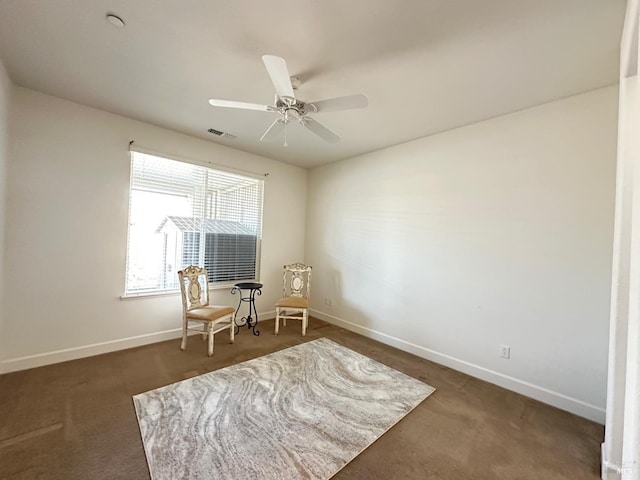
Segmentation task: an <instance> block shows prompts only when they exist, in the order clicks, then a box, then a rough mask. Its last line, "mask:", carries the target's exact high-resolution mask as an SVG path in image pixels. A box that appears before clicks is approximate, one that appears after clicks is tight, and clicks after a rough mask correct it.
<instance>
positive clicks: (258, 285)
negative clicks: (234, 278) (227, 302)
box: [234, 282, 262, 290]
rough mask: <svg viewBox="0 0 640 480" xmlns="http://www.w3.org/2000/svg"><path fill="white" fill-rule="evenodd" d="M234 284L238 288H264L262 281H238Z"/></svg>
mask: <svg viewBox="0 0 640 480" xmlns="http://www.w3.org/2000/svg"><path fill="white" fill-rule="evenodd" d="M234 286H235V287H236V288H239V289H241V290H242V289H245V288H246V289H251V290H254V289H258V288H262V284H261V283H254V282H240V283H236V284H235V285H234Z"/></svg>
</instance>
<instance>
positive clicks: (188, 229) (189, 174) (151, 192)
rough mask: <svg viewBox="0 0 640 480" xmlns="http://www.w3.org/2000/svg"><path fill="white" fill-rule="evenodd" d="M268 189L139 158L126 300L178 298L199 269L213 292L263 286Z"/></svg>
mask: <svg viewBox="0 0 640 480" xmlns="http://www.w3.org/2000/svg"><path fill="white" fill-rule="evenodd" d="M263 183H264V182H263V181H262V180H258V179H255V178H251V177H245V176H241V175H236V174H232V173H228V172H223V171H218V170H213V169H210V168H205V167H201V166H198V165H192V164H189V163H184V162H178V161H175V160H169V159H166V158H161V157H157V156H153V155H148V154H145V153H139V152H132V153H131V191H130V196H129V239H128V242H127V276H126V287H125V295H135V294H141V293H152V292H163V291H172V290H177V289H178V288H180V285H179V283H178V273H177V272H178V270H180V269H182V268H184V267H186V266H188V265H191V264H194V265H204V266H205V267H206V268H207V271H208V275H209V281H210V282H211V283H212V284H216V283H218V284H229V283H236V282H238V281H242V280H257V279H258V274H259V264H260V261H259V260H260V243H261V240H262V192H263Z"/></svg>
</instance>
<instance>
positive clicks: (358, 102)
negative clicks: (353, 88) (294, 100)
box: [305, 93, 369, 113]
mask: <svg viewBox="0 0 640 480" xmlns="http://www.w3.org/2000/svg"><path fill="white" fill-rule="evenodd" d="M368 105H369V99H368V98H367V96H366V95H364V94H362V93H360V94H357V95H347V96H345V97H336V98H329V99H327V100H319V101H317V102H308V103H307V104H306V105H305V109H306V110H308V111H310V112H323V113H324V112H336V111H338V110H351V109H354V108H366V107H367V106H368ZM307 107H308V108H307Z"/></svg>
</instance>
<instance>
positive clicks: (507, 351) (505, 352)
mask: <svg viewBox="0 0 640 480" xmlns="http://www.w3.org/2000/svg"><path fill="white" fill-rule="evenodd" d="M500 357H501V358H511V347H510V346H509V345H500Z"/></svg>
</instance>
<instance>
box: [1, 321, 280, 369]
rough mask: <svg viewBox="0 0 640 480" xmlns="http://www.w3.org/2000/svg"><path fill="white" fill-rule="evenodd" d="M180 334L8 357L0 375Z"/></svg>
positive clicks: (157, 334) (177, 330)
mask: <svg viewBox="0 0 640 480" xmlns="http://www.w3.org/2000/svg"><path fill="white" fill-rule="evenodd" d="M275 316H276V312H275V310H274V311H272V312H264V313H259V314H258V318H260V319H261V320H270V319H272V318H275ZM181 335H182V328H174V329H171V330H164V331H161V332H154V333H146V334H144V335H136V336H134V337H127V338H120V339H117V340H110V341H107V342H100V343H93V344H91V345H81V346H78V347H71V348H65V349H62V350H53V351H50V352H45V353H38V354H34V355H27V356H24V357H14V358H8V359H5V360H2V361H0V375H1V374H3V373H9V372H16V371H18V370H27V369H29V368H36V367H42V366H45V365H51V364H53V363H60V362H67V361H69V360H76V359H78V358H84V357H93V356H94V355H101V354H103V353H109V352H115V351H117V350H125V349H127V348H134V347H140V346H142V345H148V344H150V343H158V342H164V341H165V340H172V339H174V338H180V336H181ZM190 335H191V333H190ZM193 335H197V333H193Z"/></svg>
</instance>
